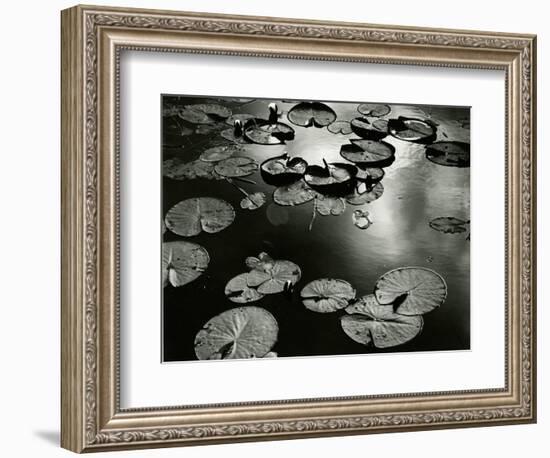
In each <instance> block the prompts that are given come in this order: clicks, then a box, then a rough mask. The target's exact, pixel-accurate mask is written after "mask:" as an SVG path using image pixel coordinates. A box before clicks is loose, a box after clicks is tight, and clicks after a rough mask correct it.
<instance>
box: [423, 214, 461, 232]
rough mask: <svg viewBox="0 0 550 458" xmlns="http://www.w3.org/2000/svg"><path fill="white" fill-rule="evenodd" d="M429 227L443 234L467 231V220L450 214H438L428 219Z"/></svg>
mask: <svg viewBox="0 0 550 458" xmlns="http://www.w3.org/2000/svg"><path fill="white" fill-rule="evenodd" d="M429 224H430V227H431V228H432V229H435V230H436V231H439V232H443V233H444V234H457V233H460V232H466V231H467V227H466V226H467V225H468V224H470V222H469V221H464V220H461V219H459V218H454V217H452V216H440V217H439V218H434V219H432V220H431V221H430V223H429Z"/></svg>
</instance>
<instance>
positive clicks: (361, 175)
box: [355, 167, 385, 183]
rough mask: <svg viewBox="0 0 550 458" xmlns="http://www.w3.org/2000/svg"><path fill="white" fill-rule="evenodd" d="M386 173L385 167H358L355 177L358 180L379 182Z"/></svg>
mask: <svg viewBox="0 0 550 458" xmlns="http://www.w3.org/2000/svg"><path fill="white" fill-rule="evenodd" d="M384 174H385V172H384V169H381V168H379V167H364V168H363V167H357V175H356V176H355V178H356V179H357V180H358V181H365V182H366V183H377V182H379V181H380V180H381V179H382V178H384Z"/></svg>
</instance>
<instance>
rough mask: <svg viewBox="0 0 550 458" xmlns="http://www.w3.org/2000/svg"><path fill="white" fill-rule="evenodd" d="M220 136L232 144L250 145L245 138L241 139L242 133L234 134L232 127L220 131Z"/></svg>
mask: <svg viewBox="0 0 550 458" xmlns="http://www.w3.org/2000/svg"><path fill="white" fill-rule="evenodd" d="M220 135H221V136H222V137H223V138H225V139H226V140H229V141H232V142H233V143H238V144H241V145H246V144H249V143H250V142H249V141H248V140H247V139H246V138H244V137H243V135H242V133H241V134H238V135H237V134H236V133H235V128H233V127H230V128H229V129H224V130H222V131H221V132H220Z"/></svg>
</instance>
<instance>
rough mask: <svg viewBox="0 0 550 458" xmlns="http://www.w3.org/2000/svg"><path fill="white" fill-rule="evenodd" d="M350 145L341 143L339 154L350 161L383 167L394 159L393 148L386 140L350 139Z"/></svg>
mask: <svg viewBox="0 0 550 458" xmlns="http://www.w3.org/2000/svg"><path fill="white" fill-rule="evenodd" d="M350 142H351V145H343V146H342V147H341V148H340V155H341V156H342V157H343V158H344V159H347V160H348V161H350V162H354V163H356V164H359V165H362V166H369V167H384V166H386V165H389V164H390V163H391V162H393V160H394V155H395V148H394V147H393V145H390V144H389V143H386V142H381V141H374V140H364V139H363V140H356V139H352V140H350Z"/></svg>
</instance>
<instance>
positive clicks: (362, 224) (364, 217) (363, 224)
mask: <svg viewBox="0 0 550 458" xmlns="http://www.w3.org/2000/svg"><path fill="white" fill-rule="evenodd" d="M353 224H354V225H355V227H357V228H359V229H361V230H365V229H368V228H369V227H371V225H372V220H371V219H370V213H369V212H368V211H367V210H361V209H360V208H359V209H357V210H355V211H354V212H353Z"/></svg>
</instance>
